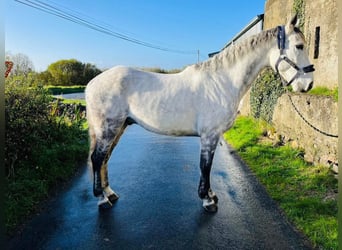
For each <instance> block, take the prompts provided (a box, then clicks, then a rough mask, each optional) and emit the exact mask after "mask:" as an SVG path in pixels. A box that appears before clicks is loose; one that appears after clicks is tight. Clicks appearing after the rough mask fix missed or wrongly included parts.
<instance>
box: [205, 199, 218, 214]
mask: <svg viewBox="0 0 342 250" xmlns="http://www.w3.org/2000/svg"><path fill="white" fill-rule="evenodd" d="M217 202H218V198H217V196H216V195H215V196H213V197H207V198H205V199H203V208H204V209H205V211H207V212H209V213H216V212H217V208H218V207H217Z"/></svg>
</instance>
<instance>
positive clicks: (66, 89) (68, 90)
mask: <svg viewBox="0 0 342 250" xmlns="http://www.w3.org/2000/svg"><path fill="white" fill-rule="evenodd" d="M44 88H46V89H48V90H49V92H50V93H51V94H52V95H61V94H73V93H80V92H84V90H85V88H86V86H83V85H75V86H44Z"/></svg>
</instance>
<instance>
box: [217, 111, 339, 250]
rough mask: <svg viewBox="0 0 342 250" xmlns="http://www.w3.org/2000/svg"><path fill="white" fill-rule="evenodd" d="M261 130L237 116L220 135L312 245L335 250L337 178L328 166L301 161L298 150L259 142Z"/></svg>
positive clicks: (255, 124) (249, 121)
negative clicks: (229, 128)
mask: <svg viewBox="0 0 342 250" xmlns="http://www.w3.org/2000/svg"><path fill="white" fill-rule="evenodd" d="M263 130H264V128H263V127H262V123H260V122H256V121H255V120H253V119H251V118H247V117H239V118H238V119H237V120H236V122H235V124H234V126H233V127H232V128H231V130H229V131H228V132H226V133H225V135H224V137H225V139H226V140H227V141H228V142H229V143H230V144H231V145H232V146H233V147H234V148H235V149H236V150H237V151H238V153H239V155H240V156H241V157H242V159H243V160H244V161H245V162H246V163H247V164H248V166H249V167H250V168H251V169H252V171H253V172H254V173H255V174H256V176H257V177H258V179H259V180H260V182H261V183H262V184H263V185H264V186H265V187H266V189H267V191H268V193H269V194H270V196H271V197H272V198H273V199H274V200H275V201H277V202H278V204H279V206H280V207H281V208H282V209H283V210H284V212H285V214H286V215H287V217H288V218H289V219H290V220H291V221H292V222H293V223H294V224H295V225H296V227H297V228H298V229H299V230H301V231H302V232H303V233H304V234H305V235H306V236H308V237H309V239H310V240H311V242H312V243H313V245H314V246H315V247H317V248H319V249H337V198H336V194H337V189H338V188H337V179H336V178H334V175H333V174H332V173H331V171H330V170H329V168H327V167H324V166H313V165H311V164H309V163H307V162H305V161H304V160H303V157H302V156H303V152H301V151H300V150H295V149H292V148H291V147H289V146H287V145H285V146H273V145H272V144H271V143H267V142H262V140H260V139H261V137H262V134H263V132H262V131H263ZM246 138H247V139H246Z"/></svg>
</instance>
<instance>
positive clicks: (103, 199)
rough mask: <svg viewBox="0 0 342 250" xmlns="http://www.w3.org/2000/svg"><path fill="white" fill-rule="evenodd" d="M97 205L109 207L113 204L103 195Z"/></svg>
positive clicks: (101, 207)
mask: <svg viewBox="0 0 342 250" xmlns="http://www.w3.org/2000/svg"><path fill="white" fill-rule="evenodd" d="M97 206H98V207H99V209H109V208H111V207H112V206H113V204H112V203H111V202H110V200H109V199H108V198H107V197H106V196H102V197H101V198H100V200H99V201H98V202H97Z"/></svg>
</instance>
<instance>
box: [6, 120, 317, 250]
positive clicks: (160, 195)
mask: <svg viewBox="0 0 342 250" xmlns="http://www.w3.org/2000/svg"><path fill="white" fill-rule="evenodd" d="M231 151H232V149H231V148H230V147H229V146H227V145H226V143H225V142H221V143H220V145H219V146H218V150H217V151H216V155H215V158H214V164H213V170H212V175H211V183H212V187H213V190H214V191H215V192H216V194H217V195H218V198H219V210H218V212H217V213H216V214H208V213H206V212H205V211H204V210H203V208H202V202H201V200H200V199H199V198H198V196H197V185H198V182H199V166H198V165H199V139H198V138H192V137H167V136H160V135H155V134H152V133H149V132H147V131H145V130H143V129H142V128H140V127H138V126H131V127H129V128H128V129H127V131H126V133H125V134H124V135H123V137H122V139H121V141H120V143H119V145H118V147H117V148H116V150H115V151H114V153H113V155H112V158H111V159H110V162H109V180H110V183H111V186H112V188H113V189H114V190H115V191H116V192H117V193H118V194H119V195H120V199H119V200H118V201H117V202H116V203H115V204H114V206H113V208H112V209H110V210H107V211H99V210H98V209H97V200H96V199H95V198H94V197H93V196H92V183H91V175H90V174H89V171H88V170H87V167H85V166H84V167H83V168H82V172H81V174H80V175H79V176H77V177H76V178H75V179H74V180H73V181H72V182H71V183H70V184H69V185H68V187H67V188H65V190H62V191H61V192H60V194H59V195H57V196H56V197H55V198H53V199H52V200H51V201H49V202H47V204H46V207H45V208H44V209H43V210H42V212H41V213H40V214H39V215H37V216H35V217H34V218H33V219H32V220H31V221H30V222H28V223H27V225H26V226H25V227H24V229H23V230H22V232H19V233H18V234H17V235H15V236H14V238H12V239H10V240H9V241H8V249H92V250H93V249H311V247H310V245H309V244H308V242H307V241H306V240H305V239H304V238H303V237H302V236H301V235H300V234H299V233H297V232H296V231H295V230H294V229H293V228H292V227H291V225H290V224H289V223H288V222H287V221H286V218H285V217H284V216H283V215H282V214H281V212H280V211H279V209H278V208H277V206H276V204H275V202H274V201H272V200H271V199H270V198H269V197H268V196H267V194H266V192H265V190H264V188H263V187H262V186H261V185H260V184H259V183H258V181H257V180H256V179H255V177H254V175H253V174H252V173H251V172H250V171H249V169H248V168H247V167H246V166H245V165H244V164H243V163H242V162H241V161H240V160H239V158H238V157H237V156H236V155H235V154H234V153H232V152H231ZM61 167H63V166H61Z"/></svg>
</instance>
